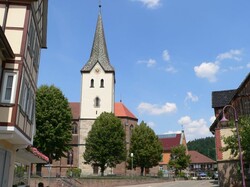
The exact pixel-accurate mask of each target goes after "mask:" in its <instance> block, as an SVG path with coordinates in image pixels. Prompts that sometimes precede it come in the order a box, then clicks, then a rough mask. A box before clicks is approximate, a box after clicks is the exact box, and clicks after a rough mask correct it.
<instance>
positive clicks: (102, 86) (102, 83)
mask: <svg viewBox="0 0 250 187" xmlns="http://www.w3.org/2000/svg"><path fill="white" fill-rule="evenodd" d="M100 87H101V88H104V80H103V79H101V84H100Z"/></svg>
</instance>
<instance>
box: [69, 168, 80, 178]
mask: <svg viewBox="0 0 250 187" xmlns="http://www.w3.org/2000/svg"><path fill="white" fill-rule="evenodd" d="M81 173H82V170H81V169H79V168H70V169H68V170H67V172H66V175H67V177H74V178H79V177H80V176H81Z"/></svg>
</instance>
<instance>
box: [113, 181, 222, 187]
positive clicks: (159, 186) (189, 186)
mask: <svg viewBox="0 0 250 187" xmlns="http://www.w3.org/2000/svg"><path fill="white" fill-rule="evenodd" d="M183 186H185V187H218V181H215V180H186V181H172V182H164V183H149V184H140V185H129V186H119V187H183ZM117 187H118V186H117Z"/></svg>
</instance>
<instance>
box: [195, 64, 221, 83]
mask: <svg viewBox="0 0 250 187" xmlns="http://www.w3.org/2000/svg"><path fill="white" fill-rule="evenodd" d="M219 69H220V67H219V64H218V62H203V63H202V64H201V65H199V66H195V67H194V71H195V73H196V76H197V77H200V78H206V79H208V81H209V82H215V81H216V80H217V79H216V74H217V73H218V71H219Z"/></svg>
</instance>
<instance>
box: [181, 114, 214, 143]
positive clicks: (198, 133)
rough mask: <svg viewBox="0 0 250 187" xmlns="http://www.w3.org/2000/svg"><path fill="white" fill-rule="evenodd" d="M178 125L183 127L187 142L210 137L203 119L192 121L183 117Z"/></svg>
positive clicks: (187, 117)
mask: <svg viewBox="0 0 250 187" xmlns="http://www.w3.org/2000/svg"><path fill="white" fill-rule="evenodd" d="M178 123H179V124H181V125H182V126H183V128H184V132H185V136H186V139H187V141H190V140H194V139H197V138H205V137H208V136H212V134H211V132H210V131H209V128H208V127H207V122H206V121H205V120H204V119H198V120H192V119H191V118H190V117H189V116H184V117H181V118H180V119H179V120H178Z"/></svg>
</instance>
